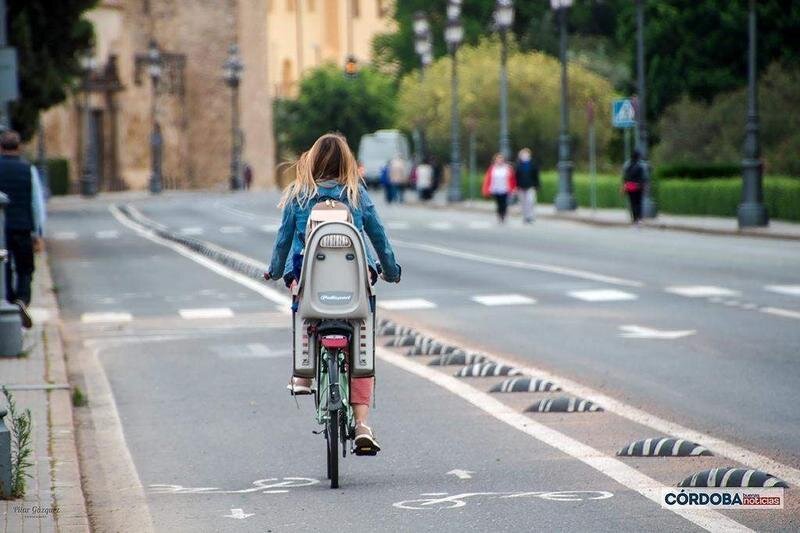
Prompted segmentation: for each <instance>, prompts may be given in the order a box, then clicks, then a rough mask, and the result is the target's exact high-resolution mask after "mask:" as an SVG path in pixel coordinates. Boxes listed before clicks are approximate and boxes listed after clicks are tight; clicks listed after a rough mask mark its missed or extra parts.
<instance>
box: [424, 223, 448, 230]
mask: <svg viewBox="0 0 800 533" xmlns="http://www.w3.org/2000/svg"><path fill="white" fill-rule="evenodd" d="M428 227H429V228H431V229H435V230H436V231H450V230H451V229H453V223H452V222H431V223H430V224H428Z"/></svg>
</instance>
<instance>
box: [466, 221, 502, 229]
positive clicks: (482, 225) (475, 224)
mask: <svg viewBox="0 0 800 533" xmlns="http://www.w3.org/2000/svg"><path fill="white" fill-rule="evenodd" d="M495 225H496V224H494V223H493V222H490V221H488V220H473V221H471V222H469V223H468V224H467V227H468V228H469V229H489V228H492V227H494V226H495Z"/></svg>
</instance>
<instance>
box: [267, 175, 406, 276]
mask: <svg viewBox="0 0 800 533" xmlns="http://www.w3.org/2000/svg"><path fill="white" fill-rule="evenodd" d="M318 187H319V190H318V192H317V195H316V196H315V197H314V198H311V199H310V200H309V201H308V202H306V203H305V204H304V205H302V206H301V205H300V203H299V202H298V201H297V200H296V199H295V200H292V201H291V202H290V203H289V204H288V205H287V206H286V207H284V208H283V219H282V220H281V227H280V229H279V230H278V236H277V238H276V239H275V245H274V246H273V248H272V261H271V262H270V264H269V273H270V274H271V275H272V276H276V277H277V276H278V275H284V276H285V275H286V274H289V273H291V272H292V271H293V270H294V266H295V265H294V261H295V259H294V258H295V257H299V255H300V254H301V253H302V251H303V247H304V246H305V231H306V222H307V221H308V216H309V213H311V209H312V208H313V207H314V206H315V205H316V204H317V201H318V199H319V198H326V197H329V198H337V199H339V200H340V201H341V202H343V203H344V204H346V205H348V207H350V212H351V213H352V215H353V225H354V226H355V227H356V229H358V231H360V232H361V233H362V235H363V234H364V233H366V234H367V236H368V237H369V240H370V241H371V242H372V246H373V247H374V248H375V252H376V253H377V254H378V259H380V264H381V268H382V269H383V272H384V275H385V276H386V279H387V280H388V281H397V280H398V279H399V278H400V267H399V266H398V264H397V261H396V260H395V257H394V250H393V249H392V245H391V244H390V243H389V237H388V236H387V235H386V230H385V229H384V228H383V224H382V223H381V219H380V217H378V212H377V210H376V209H375V204H373V203H372V199H371V198H370V197H369V194H367V189H366V188H365V187H363V186H361V187H360V191H359V205H358V207H357V208H354V207H353V206H351V205H350V203H349V201H348V199H347V190H346V189H345V187H344V186H343V185H341V184H338V183H335V182H333V181H327V182H322V183H319V184H318ZM365 240H366V239H365ZM366 249H367V250H366V252H367V260H368V261H369V266H370V267H371V268H372V269H374V270H377V268H376V261H375V257H374V256H373V254H372V251H371V250H370V247H369V245H367V246H366ZM290 252H291V253H290Z"/></svg>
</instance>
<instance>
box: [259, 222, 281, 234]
mask: <svg viewBox="0 0 800 533" xmlns="http://www.w3.org/2000/svg"><path fill="white" fill-rule="evenodd" d="M280 227H281V225H280V224H262V225H261V227H260V228H258V229H260V230H261V231H263V232H264V233H277V232H278V230H279V229H280Z"/></svg>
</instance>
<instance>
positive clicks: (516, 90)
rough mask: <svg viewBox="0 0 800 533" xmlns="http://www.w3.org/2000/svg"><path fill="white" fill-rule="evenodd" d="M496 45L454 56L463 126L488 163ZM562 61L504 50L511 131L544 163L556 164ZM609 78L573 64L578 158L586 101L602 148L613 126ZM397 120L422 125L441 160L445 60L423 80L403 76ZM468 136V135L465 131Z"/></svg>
mask: <svg viewBox="0 0 800 533" xmlns="http://www.w3.org/2000/svg"><path fill="white" fill-rule="evenodd" d="M499 47H500V45H499V43H498V42H497V41H496V40H495V41H492V40H485V41H483V42H481V43H480V44H479V45H478V46H467V47H464V48H463V49H462V51H461V52H460V56H459V76H460V81H461V83H460V85H459V102H460V117H461V121H462V126H461V127H462V131H463V132H467V131H469V130H468V128H470V127H472V128H475V136H476V145H477V154H478V157H479V159H480V160H481V161H482V162H487V161H488V160H489V159H490V158H491V156H492V155H493V154H494V153H495V152H497V150H498V132H499V118H498V116H499V106H500V104H499V100H500V96H499V71H498V68H497V58H498V56H499V53H500V50H499ZM560 68H561V67H560V64H559V62H558V60H557V59H555V58H553V57H552V56H549V55H547V54H543V53H541V52H527V53H524V52H521V51H519V50H516V49H512V51H511V54H510V55H509V61H508V69H509V111H510V112H509V115H510V116H509V119H510V124H509V130H510V134H511V140H512V144H513V145H514V148H516V149H519V148H522V147H523V146H529V147H530V148H532V149H533V151H534V154H535V156H536V158H537V159H538V160H539V162H540V163H541V164H543V165H544V166H552V165H554V164H555V162H556V158H557V157H556V156H557V141H558V131H559V120H560V118H559V117H560V115H559V101H560V100H559V99H560V78H559V73H560ZM613 98H614V88H613V87H612V86H611V83H610V82H609V81H608V80H606V79H604V78H602V77H600V76H598V75H596V74H594V73H592V72H590V71H588V70H587V69H585V68H583V67H581V66H577V65H572V66H570V98H569V105H570V108H571V109H572V113H571V114H570V131H571V132H572V133H573V135H574V140H575V144H574V154H575V155H574V157H575V160H582V159H583V160H585V159H586V157H587V156H586V147H585V144H584V142H583V140H584V139H585V134H586V131H587V116H586V111H585V110H586V105H587V103H588V102H589V101H593V102H594V103H595V109H596V117H595V120H596V121H597V124H598V126H599V127H598V128H597V146H598V149H599V151H600V153H601V154H602V153H603V151H604V149H605V148H606V147H607V146H608V143H609V141H610V139H611V135H612V131H611V127H610V122H611V117H610V113H611V100H612V99H613ZM398 109H399V117H398V123H399V125H400V126H401V127H402V128H405V129H408V130H411V129H414V128H417V127H422V128H424V129H425V132H426V135H427V139H428V142H429V147H430V148H431V150H432V151H433V152H434V153H436V154H437V155H439V156H440V157H441V158H442V159H444V160H447V159H448V158H449V156H448V153H449V146H450V58H448V57H444V58H441V59H439V60H438V61H436V62H434V63H433V64H432V65H431V66H430V68H429V69H428V71H427V72H426V75H425V79H424V80H423V81H421V80H420V79H419V76H417V75H414V74H413V73H412V74H409V75H407V76H406V77H404V78H403V80H402V82H401V84H400V93H399V95H398ZM465 136H466V135H465Z"/></svg>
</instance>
